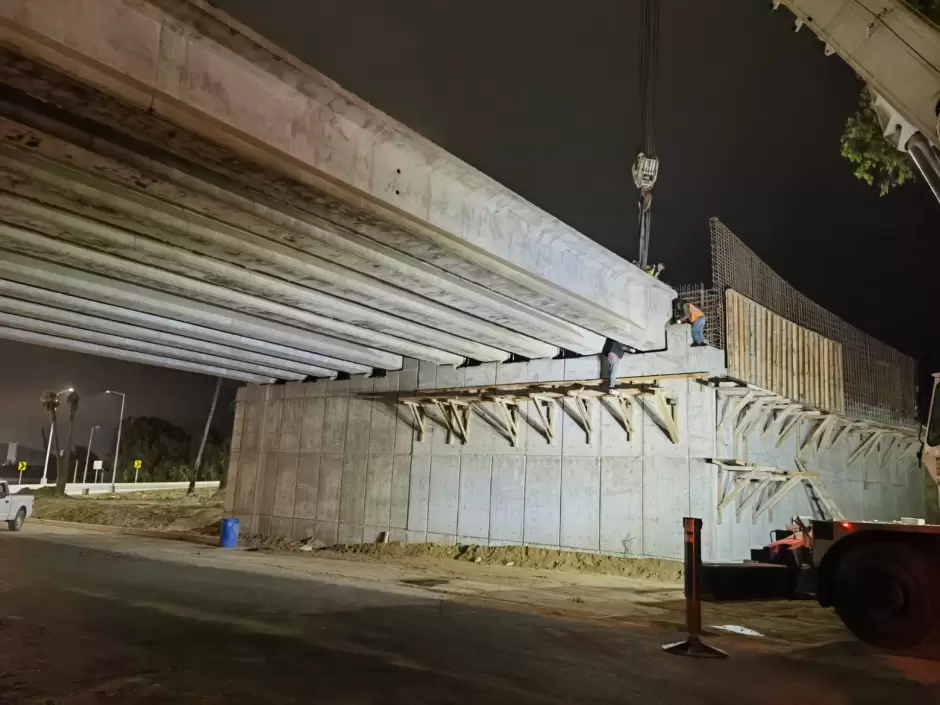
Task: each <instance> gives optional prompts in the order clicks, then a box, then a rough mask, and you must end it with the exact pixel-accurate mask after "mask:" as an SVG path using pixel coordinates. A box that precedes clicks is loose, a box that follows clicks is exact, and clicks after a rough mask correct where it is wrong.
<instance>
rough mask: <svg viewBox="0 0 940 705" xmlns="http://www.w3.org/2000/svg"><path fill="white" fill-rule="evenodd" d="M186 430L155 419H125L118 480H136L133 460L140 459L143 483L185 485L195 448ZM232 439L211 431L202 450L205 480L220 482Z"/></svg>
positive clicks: (153, 417) (140, 417) (203, 477)
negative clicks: (176, 483) (179, 483)
mask: <svg viewBox="0 0 940 705" xmlns="http://www.w3.org/2000/svg"><path fill="white" fill-rule="evenodd" d="M192 440H193V439H192V437H191V436H190V434H189V433H188V432H187V431H186V430H185V429H183V428H180V427H179V426H176V425H174V424H172V423H170V422H169V421H165V420H163V419H161V418H157V417H155V416H138V417H128V418H126V419H124V429H123V437H122V440H121V457H120V461H119V462H118V480H119V481H123V482H131V481H133V479H134V472H135V471H134V461H135V460H138V459H139V460H141V461H142V462H141V465H142V467H141V469H140V472H139V474H138V479H139V480H140V481H141V482H184V481H186V480H189V478H190V476H191V472H192V466H193V461H194V453H195V448H194V447H193V446H194V444H193V442H192ZM229 443H230V439H229V438H226V437H224V436H222V435H221V434H219V433H218V432H217V431H215V430H214V429H212V430H210V431H209V437H208V438H207V439H206V447H205V450H204V451H203V458H202V470H201V471H200V473H199V474H200V477H201V479H203V480H217V479H219V478H220V477H221V476H222V473H223V472H224V471H225V470H226V469H227V466H228V454H229Z"/></svg>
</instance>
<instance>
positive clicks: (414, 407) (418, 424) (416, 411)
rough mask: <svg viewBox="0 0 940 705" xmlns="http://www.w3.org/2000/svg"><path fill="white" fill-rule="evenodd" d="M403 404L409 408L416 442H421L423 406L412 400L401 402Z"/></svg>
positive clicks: (422, 438) (422, 436)
mask: <svg viewBox="0 0 940 705" xmlns="http://www.w3.org/2000/svg"><path fill="white" fill-rule="evenodd" d="M402 403H403V404H404V405H405V406H407V407H408V408H409V409H411V417H412V419H413V420H414V422H415V423H414V430H415V434H416V435H417V439H418V442H419V443H421V442H423V441H424V430H425V429H424V419H425V414H424V407H423V406H422V405H421V404H419V403H418V402H414V401H404V402H402Z"/></svg>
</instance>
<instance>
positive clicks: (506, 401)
mask: <svg viewBox="0 0 940 705" xmlns="http://www.w3.org/2000/svg"><path fill="white" fill-rule="evenodd" d="M493 402H494V403H495V404H496V408H497V409H498V410H499V416H500V420H501V421H502V422H503V428H502V429H501V430H502V431H503V433H505V435H506V438H507V439H508V440H509V443H510V444H511V445H512V446H513V447H514V448H515V447H517V446H518V445H519V417H518V416H517V413H516V412H517V408H518V405H517V403H516V400H515V398H514V397H493Z"/></svg>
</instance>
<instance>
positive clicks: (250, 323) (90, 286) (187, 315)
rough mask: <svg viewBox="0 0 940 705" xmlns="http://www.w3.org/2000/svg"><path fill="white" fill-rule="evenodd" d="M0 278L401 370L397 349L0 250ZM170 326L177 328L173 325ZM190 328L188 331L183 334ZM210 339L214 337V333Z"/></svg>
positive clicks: (360, 369)
mask: <svg viewBox="0 0 940 705" xmlns="http://www.w3.org/2000/svg"><path fill="white" fill-rule="evenodd" d="M0 280H6V281H8V282H14V283H17V284H21V285H23V286H28V287H31V288H33V289H34V290H35V291H34V293H33V294H32V295H31V300H37V301H39V300H43V301H50V302H52V303H54V304H55V305H63V301H67V303H68V307H69V308H70V309H71V310H79V311H84V312H87V313H104V314H105V315H108V316H111V315H112V314H113V313H114V311H113V309H108V308H102V307H106V306H108V304H104V303H102V302H110V304H114V305H115V307H120V308H122V309H124V310H126V311H131V312H132V313H131V314H122V316H121V317H120V318H119V319H118V320H131V321H133V320H134V318H133V314H134V313H140V314H143V315H144V316H147V315H150V316H156V317H160V318H162V319H164V320H176V321H178V322H182V323H186V324H189V325H191V326H194V327H198V328H200V329H203V330H204V331H205V333H204V335H207V336H208V335H212V331H213V330H214V331H218V332H221V333H227V334H230V335H233V336H238V337H239V338H240V339H242V342H243V343H244V344H246V345H247V344H250V343H251V341H252V339H257V340H261V341H270V343H271V344H272V345H276V346H279V348H280V352H279V354H281V355H287V354H292V355H293V357H292V358H290V359H295V360H298V361H301V362H310V363H312V364H315V365H322V366H323V367H326V368H328V369H335V370H339V371H341V372H349V373H351V374H363V373H365V372H368V371H369V368H370V367H377V368H380V369H385V370H400V369H401V367H402V357H401V356H400V355H395V354H393V353H390V352H386V351H384V350H377V349H375V348H371V347H366V346H360V345H355V344H353V343H349V342H348V341H345V340H339V339H337V338H332V337H329V336H324V335H319V334H317V333H311V332H310V331H306V330H303V329H301V328H296V327H293V326H288V325H284V324H283V323H279V322H276V321H272V320H268V319H265V318H261V317H256V316H251V315H247V314H244V313H241V312H238V311H232V310H230V309H226V308H223V307H219V306H212V305H209V304H205V303H203V302H201V301H193V300H191V299H186V298H183V297H181V296H176V295H173V294H168V293H164V292H162V291H155V290H153V289H145V288H143V287H139V286H135V285H133V284H126V283H124V282H120V281H114V280H111V279H107V278H105V277H102V276H99V275H97V274H92V273H90V272H84V271H81V270H78V269H74V268H70V267H63V266H61V265H57V264H54V263H52V262H46V261H43V260H38V259H34V258H32V257H24V256H22V255H19V254H15V253H11V252H3V253H2V256H0ZM42 291H47V292H52V293H55V294H58V295H59V296H58V297H57V298H54V299H50V298H48V296H49V295H48V294H43V293H42ZM62 296H67V297H68V299H65V300H63V299H62V298H61V297H62ZM33 297H34V298H33ZM128 316H130V317H129V318H128ZM151 322H152V320H150V319H142V323H143V324H144V325H149V324H150V323H151ZM172 330H176V331H179V330H180V329H179V328H176V327H174V328H172ZM191 333H192V331H190V332H189V333H187V334H191ZM210 339H213V340H219V338H217V337H213V338H210ZM291 351H293V352H291ZM332 356H335V357H332ZM366 365H368V367H366Z"/></svg>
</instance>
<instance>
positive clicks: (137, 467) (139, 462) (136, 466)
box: [134, 460, 144, 470]
mask: <svg viewBox="0 0 940 705" xmlns="http://www.w3.org/2000/svg"><path fill="white" fill-rule="evenodd" d="M143 466H144V462H143V461H142V460H135V461H134V469H135V470H140V469H141V468H142V467H143Z"/></svg>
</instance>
